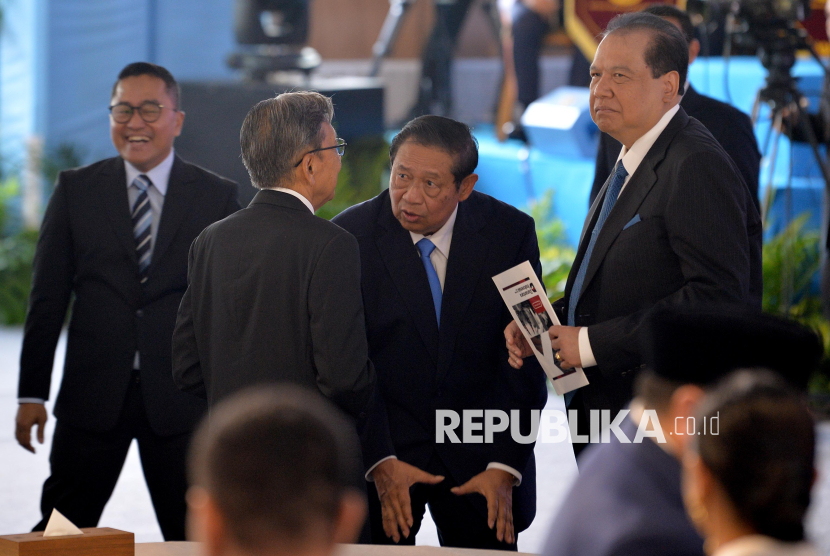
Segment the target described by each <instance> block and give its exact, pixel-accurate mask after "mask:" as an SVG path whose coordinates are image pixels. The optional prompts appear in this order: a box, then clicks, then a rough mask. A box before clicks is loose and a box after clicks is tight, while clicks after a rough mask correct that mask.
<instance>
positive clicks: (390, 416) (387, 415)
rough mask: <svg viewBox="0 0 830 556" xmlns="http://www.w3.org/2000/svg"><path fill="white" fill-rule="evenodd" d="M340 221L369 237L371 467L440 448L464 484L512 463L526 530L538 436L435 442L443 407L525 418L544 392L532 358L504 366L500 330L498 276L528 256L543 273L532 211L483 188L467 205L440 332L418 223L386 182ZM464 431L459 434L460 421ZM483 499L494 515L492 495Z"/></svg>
mask: <svg viewBox="0 0 830 556" xmlns="http://www.w3.org/2000/svg"><path fill="white" fill-rule="evenodd" d="M334 221H335V222H336V223H337V224H339V225H340V226H343V227H344V228H345V229H346V230H348V231H349V232H351V233H352V234H354V236H355V237H356V238H357V241H358V243H359V245H360V255H361V265H362V275H363V282H362V285H363V287H362V289H363V301H364V305H365V309H366V333H367V335H368V338H369V353H370V357H371V359H372V362H373V363H374V364H375V368H376V369H377V372H378V386H379V388H378V391H379V393H380V405H379V407H378V406H376V411H373V412H372V413H370V418H369V422H368V423H367V430H366V433H365V441H364V461H365V462H366V466H367V467H370V466H372V465H374V464H375V463H377V461H379V460H380V459H381V458H383V457H386V456H389V455H396V456H397V457H398V459H400V460H402V461H405V462H407V463H410V464H412V465H415V466H416V467H419V468H421V469H423V468H425V467H426V466H427V463H428V462H429V459H430V458H431V457H432V456H433V455H437V456H438V457H440V459H441V461H442V462H443V463H444V465H445V466H446V467H447V468H448V469H449V470H450V471H451V472H452V475H453V478H454V479H455V480H456V481H457V482H458V484H462V483H464V482H466V481H467V480H469V479H470V478H472V477H473V476H475V475H477V474H478V473H480V472H482V471H484V470H485V469H486V467H487V464H488V463H490V462H499V463H502V464H506V465H509V466H511V467H513V468H514V469H516V470H518V471H519V472H521V473H522V474H523V478H522V484H521V485H520V486H519V487H518V488H517V489H515V491H514V498H513V516H514V521H515V525H516V530H517V531H521V530H523V529H525V528H527V527H528V525H530V522H531V521H532V520H533V516H534V515H535V511H536V471H535V460H534V458H533V444H517V443H515V442H513V441H512V440H510V436H509V433H507V432H506V433H502V434H496V435H495V439H494V442H493V443H492V444H453V443H450V442H449V441H448V440H447V441H445V442H444V443H441V444H438V443H436V442H435V435H436V426H435V423H436V410H438V409H449V410H454V411H456V412H458V414H459V415H461V414H462V413H461V412H462V411H463V410H465V409H501V410H504V411H507V412H508V414H509V413H510V410H511V409H518V410H521V411H522V418H523V420H524V423H523V424H524V425H527V424H528V423H529V415H528V410H529V409H531V408H534V409H542V408H543V407H544V405H545V402H546V401H547V391H546V388H545V384H544V373H543V372H542V370H541V368H540V367H539V365H538V363H536V361H535V360H532V359H528V360H527V361H526V365H525V366H524V367H523V368H522V370H520V371H516V370H515V369H513V368H511V367H510V366H509V365H508V364H507V351H506V348H505V343H504V333H503V332H504V328H505V326H506V325H507V324H508V323H509V322H510V320H511V318H510V314H509V312H508V310H507V308H506V307H505V305H504V303H503V302H502V300H501V296H500V295H499V292H498V289H497V288H496V286H495V284H494V283H493V280H492V277H493V276H495V275H496V274H499V273H501V272H503V271H505V270H507V269H509V268H511V267H513V266H515V265H517V264H520V263H522V262H524V261H530V263H531V264H532V265H533V268H534V269H535V270H536V273H537V274H538V275H540V276H541V265H540V263H539V247H538V245H537V241H536V231H535V227H534V223H533V219H532V218H530V217H529V216H527V215H525V214H524V213H521V212H519V211H518V210H516V209H514V208H513V207H510V206H508V205H505V204H504V203H501V202H500V201H497V200H495V199H493V198H492V197H488V196H487V195H483V194H481V193H477V192H473V194H472V195H471V196H470V197H469V198H468V199H467V200H466V201H464V202H462V203H460V204H459V207H458V214H457V217H456V221H455V227H454V228H453V235H452V244H451V248H450V255H449V259H448V265H447V274H446V279H445V283H444V294H443V299H442V306H441V326H440V330H439V327H438V323H437V322H436V318H435V309H434V306H433V302H432V296H431V294H430V289H429V283H428V281H427V275H426V271H425V270H424V266H423V263H422V262H421V260H420V257H419V254H418V250H417V248H416V247H415V246H414V245H413V243H412V238H411V236H410V234H409V232H408V231H406V230H405V229H404V228H403V227H402V226H401V225H400V223H399V222H398V221H397V220H396V219H395V217H394V215H393V214H392V208H391V204H390V199H389V192H388V190H387V191H384V192H383V193H381V194H380V195H378V196H377V197H375V198H374V199H371V200H369V201H366V202H365V203H362V204H360V205H357V206H355V207H352V208H351V209H349V210H347V211H345V212H343V213H342V214H340V215H339V216H337V217H336V218H335V219H334ZM479 421H480V419H479ZM526 432H527V431H526V430H525V433H526ZM457 433H458V434H459V438H461V436H460V435H461V430H460V428H459V430H458V431H457ZM479 498H480V500H478V499H479ZM474 503H475V504H479V506H480V508H479V509H480V511H481V512H482V513H483V514H484V515H485V516H486V512H487V510H486V505H485V502H484V498H483V497H476V499H475V500H474Z"/></svg>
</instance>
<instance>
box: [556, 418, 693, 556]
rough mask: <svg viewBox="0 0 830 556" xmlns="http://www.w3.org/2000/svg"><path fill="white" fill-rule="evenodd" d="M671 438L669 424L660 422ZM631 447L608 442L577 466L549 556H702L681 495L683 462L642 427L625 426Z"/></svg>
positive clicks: (628, 422) (614, 439)
mask: <svg viewBox="0 0 830 556" xmlns="http://www.w3.org/2000/svg"><path fill="white" fill-rule="evenodd" d="M661 424H662V425H663V432H664V433H665V434H668V433H669V432H670V429H671V426H672V425H671V424H669V423H663V422H661ZM620 429H622V431H623V433H625V436H626V437H627V438H628V439H629V440H631V441H632V443H631V444H622V443H620V441H619V440H618V439H617V437H616V436H615V435H613V434H612V435H611V442H610V443H609V444H600V445H596V446H592V447H591V448H589V449H588V450H586V451H585V453H584V456H583V457H582V458H580V460H579V477H578V478H577V479H576V482H575V483H574V485H573V488H571V491H570V493H569V494H568V501H567V503H565V504H563V505H562V506H561V508H560V510H559V514H558V515H557V516H556V519H555V520H554V522H553V526H552V527H551V529H550V533H549V534H548V541H547V543H546V545H545V549H544V551H543V552H542V554H544V555H545V556H633V555H636V556H662V555H665V554H671V555H673V556H703V539H701V538H700V536H699V535H698V534H697V532H695V529H694V527H693V526H692V523H691V521H689V518H688V517H686V511H685V509H684V508H683V499H682V497H681V494H680V462H679V461H678V460H677V459H675V458H673V457H672V456H670V455H669V454H667V453H666V452H665V451H664V450H663V449H662V448H661V447H660V446H658V445H657V444H656V443H655V442H654V441H653V440H651V439H649V438H642V439H641V440H642V442H640V443H633V441H634V439H635V437H636V435H637V426H636V425H635V424H634V423H633V422H632V421H631V420H630V419H626V420H625V421H624V422H623V424H622V425H621V426H620Z"/></svg>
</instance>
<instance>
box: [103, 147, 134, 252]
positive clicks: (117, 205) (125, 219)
mask: <svg viewBox="0 0 830 556" xmlns="http://www.w3.org/2000/svg"><path fill="white" fill-rule="evenodd" d="M103 174H104V175H105V176H107V179H104V180H102V181H101V182H100V183H98V184H96V186H97V187H99V188H100V189H101V192H100V196H101V197H102V198H103V199H105V201H106V202H105V203H104V206H107V207H110V208H109V209H108V210H107V218H108V219H109V221H110V224H111V225H112V230H113V232H115V236H116V237H117V238H118V241H119V243H121V246H122V247H124V249H125V250H126V251H127V254H128V256H129V257H130V260H132V261H133V262H134V263H135V265H136V267H138V255H136V252H135V238H134V237H133V221H132V219H131V218H130V199H129V197H128V196H127V172H126V170H125V169H124V160H123V159H121V158H120V157H115V158H113V159H112V160H111V164H109V165H108V167H107V168H106V169H105V170H104V172H103Z"/></svg>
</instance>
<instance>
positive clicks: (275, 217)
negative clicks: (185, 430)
mask: <svg viewBox="0 0 830 556" xmlns="http://www.w3.org/2000/svg"><path fill="white" fill-rule="evenodd" d="M188 280H189V286H188V289H187V292H185V295H184V298H183V299H182V303H181V306H180V307H179V315H178V319H177V322H176V330H175V332H174V335H173V378H174V380H175V382H176V384H177V385H178V386H179V388H181V389H182V390H185V391H187V392H192V393H195V394H197V395H200V396H202V397H207V399H208V403H209V404H210V405H213V404H215V403H216V402H217V401H218V400H220V399H222V398H224V397H225V396H227V395H228V394H231V393H232V392H235V391H236V390H239V389H242V388H244V387H246V386H250V385H253V384H259V383H267V382H277V381H289V382H293V383H296V384H300V385H304V386H307V387H309V388H311V389H314V390H317V391H319V392H320V393H322V394H323V395H324V396H326V397H327V398H329V399H331V400H332V401H334V402H335V403H336V404H337V405H338V406H340V408H341V409H343V410H344V411H345V412H346V413H348V414H350V415H351V416H352V417H355V418H358V417H360V415H361V414H362V413H364V411H365V409H366V405H367V403H368V402H369V400H370V398H371V396H372V395H373V389H374V384H375V375H374V368H373V367H372V364H371V363H370V362H369V357H368V348H367V345H366V329H365V325H364V320H363V304H362V301H361V294H360V254H359V252H358V247H357V241H356V240H355V238H354V237H352V236H351V235H350V234H349V233H347V232H346V231H344V230H343V229H341V228H340V227H338V226H336V225H334V224H332V223H331V222H328V221H327V220H324V219H322V218H318V217H316V216H314V215H313V214H311V212H310V211H309V210H308V208H307V207H306V206H305V205H304V204H303V203H302V201H300V200H299V199H297V198H296V197H293V196H291V195H289V194H287V193H282V192H278V191H267V190H266V191H260V192H259V193H257V194H256V196H255V197H254V199H253V200H252V201H251V204H250V205H249V206H248V207H247V208H245V209H243V210H241V211H239V212H237V213H236V214H234V215H233V216H232V217H230V218H226V219H225V220H223V221H221V222H217V223H216V224H214V225H213V226H210V227H208V228H207V229H206V230H205V231H204V232H203V233H202V234H201V235H199V237H198V238H197V239H196V241H194V242H193V245H192V247H191V249H190V259H189V266H188Z"/></svg>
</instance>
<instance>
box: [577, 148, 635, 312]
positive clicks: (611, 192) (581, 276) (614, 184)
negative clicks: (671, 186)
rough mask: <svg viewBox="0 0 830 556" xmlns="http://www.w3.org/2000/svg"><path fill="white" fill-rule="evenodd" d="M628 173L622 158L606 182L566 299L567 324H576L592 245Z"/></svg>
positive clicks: (594, 243) (595, 241)
mask: <svg viewBox="0 0 830 556" xmlns="http://www.w3.org/2000/svg"><path fill="white" fill-rule="evenodd" d="M627 175H628V171H626V169H625V166H623V163H622V160H621V161H619V162H618V163H617V168H616V170H615V171H614V175H613V176H611V183H610V184H608V190H607V192H606V193H605V200H604V201H603V202H602V209H601V210H600V212H599V218H597V223H596V224H595V225H594V230H593V231H592V232H591V240H590V241H589V242H588V248H587V249H586V250H585V256H583V257H582V263H581V264H580V265H579V271H578V272H577V273H576V278H575V279H574V285H573V288H572V289H571V297H570V299H569V300H568V326H574V325H575V324H576V319H575V313H576V304H577V303H578V302H579V295H580V294H581V293H582V283H583V282H584V281H585V274H586V273H587V272H588V264H589V263H590V262H591V253H593V251H594V245H596V243H597V237H599V232H600V230H602V225H603V224H605V220H606V219H608V215H609V214H610V213H611V209H612V208H614V205H615V204H616V203H617V198H618V197H619V196H620V191H621V190H622V186H623V184H624V183H625V177H626V176H627Z"/></svg>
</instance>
